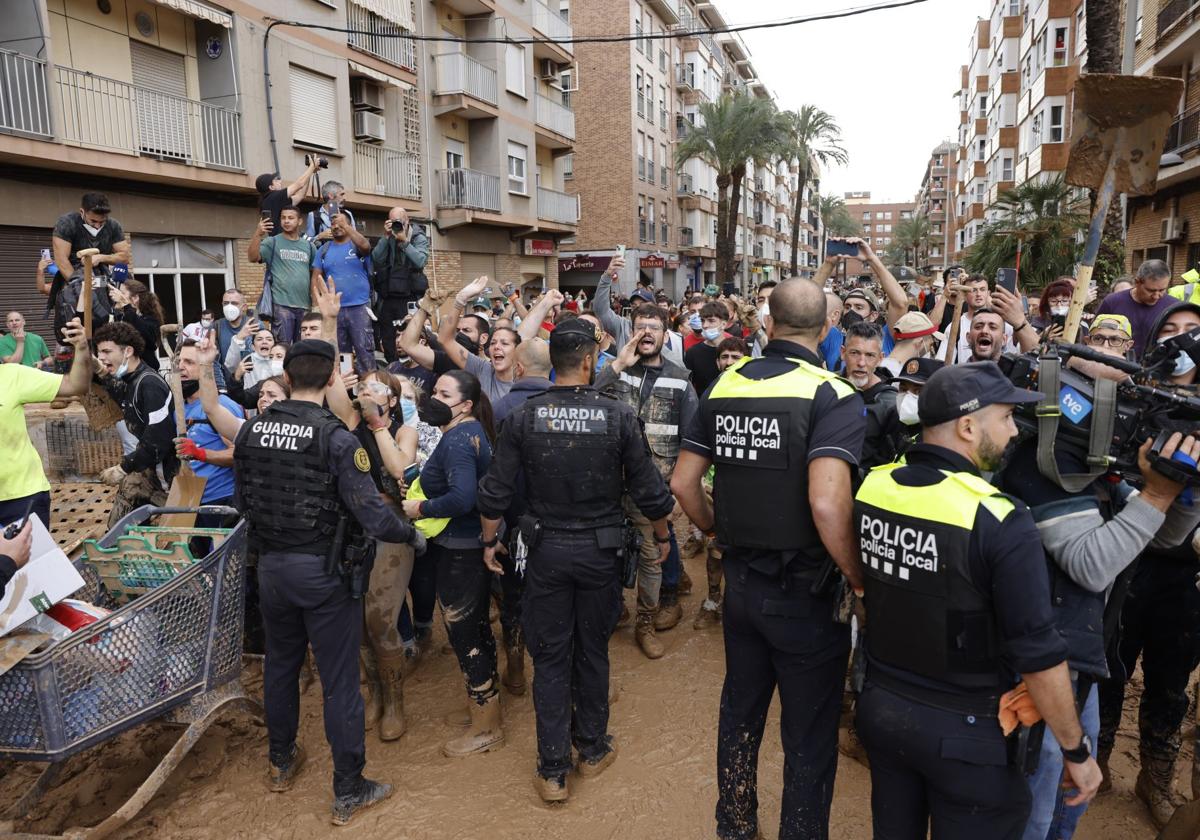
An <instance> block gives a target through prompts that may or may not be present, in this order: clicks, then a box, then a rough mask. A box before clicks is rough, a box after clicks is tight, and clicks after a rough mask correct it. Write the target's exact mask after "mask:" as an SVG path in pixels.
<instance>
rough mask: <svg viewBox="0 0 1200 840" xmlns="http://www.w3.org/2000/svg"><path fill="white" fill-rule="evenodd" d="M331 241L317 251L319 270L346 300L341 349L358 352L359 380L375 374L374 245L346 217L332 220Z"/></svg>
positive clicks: (340, 329) (339, 327)
mask: <svg viewBox="0 0 1200 840" xmlns="http://www.w3.org/2000/svg"><path fill="white" fill-rule="evenodd" d="M329 230H330V232H331V236H332V239H331V241H326V242H324V243H322V244H321V245H320V247H319V248H318V249H317V262H316V266H317V268H319V269H320V270H321V273H322V274H324V275H325V277H326V278H327V279H329V280H332V281H333V282H334V283H335V284H336V285H337V290H338V292H339V293H340V294H341V296H342V307H341V309H339V310H338V318H337V320H338V325H337V331H338V347H341V348H343V349H346V350H351V349H352V350H353V351H354V370H355V371H356V372H357V373H358V375H359V376H362V375H363V374H364V373H367V372H368V371H372V370H375V329H374V326H373V324H372V322H371V316H370V314H369V307H370V305H371V256H370V254H371V243H370V241H369V240H368V239H367V237H365V236H363V235H362V234H361V233H359V232H358V230H356V229H355V227H354V220H353V219H352V218H351V217H350V216H348V215H346V214H345V213H335V214H334V216H333V218H332V219H331V220H330V226H329Z"/></svg>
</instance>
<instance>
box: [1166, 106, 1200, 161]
mask: <svg viewBox="0 0 1200 840" xmlns="http://www.w3.org/2000/svg"><path fill="white" fill-rule="evenodd" d="M1197 140H1200V108H1192V109H1191V110H1190V111H1184V112H1183V113H1182V114H1180V115H1179V116H1178V117H1176V118H1175V121H1174V122H1173V123H1171V129H1170V131H1168V132H1167V142H1166V144H1165V145H1164V146H1163V151H1165V152H1174V151H1177V150H1179V149H1182V148H1184V147H1186V146H1191V145H1194V144H1195V143H1196V141H1197Z"/></svg>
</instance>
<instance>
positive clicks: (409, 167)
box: [354, 142, 421, 200]
mask: <svg viewBox="0 0 1200 840" xmlns="http://www.w3.org/2000/svg"><path fill="white" fill-rule="evenodd" d="M354 188H355V189H357V190H358V191H359V192H365V193H371V194H372V195H387V196H392V197H393V198H411V199H415V200H420V198H421V156H420V155H418V154H417V153H415V152H406V151H404V150H403V149H393V148H390V147H388V146H375V145H372V144H370V143H357V142H356V143H355V144H354Z"/></svg>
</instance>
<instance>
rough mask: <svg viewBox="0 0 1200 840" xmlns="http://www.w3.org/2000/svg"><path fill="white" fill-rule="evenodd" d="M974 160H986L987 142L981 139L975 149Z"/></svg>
mask: <svg viewBox="0 0 1200 840" xmlns="http://www.w3.org/2000/svg"><path fill="white" fill-rule="evenodd" d="M975 160H979V161H983V160H987V140H986V139H984V138H982V137H981V138H980V139H979V143H978V144H977V145H976V147H975Z"/></svg>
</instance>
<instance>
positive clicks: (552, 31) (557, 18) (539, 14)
mask: <svg viewBox="0 0 1200 840" xmlns="http://www.w3.org/2000/svg"><path fill="white" fill-rule="evenodd" d="M533 28H534V29H536V30H537V31H538V32H541V33H542V34H543V35H545V36H546V37H547V38H551V39H553V40H556V41H557V40H563V39H568V38H570V37H571V24H569V23H567V22H566V21H565V20H563V19H562V15H560V14H559V13H558V12H556V11H554V10H553V9H551V8H550V7H549V6H547V5H546V4H545V3H542V2H540V0H533ZM556 46H558V47H561V48H562V49H564V50H566V51H567V52H569V53H573V52H574V49H573V47H572V46H571V44H569V43H565V44H563V43H560V44H556Z"/></svg>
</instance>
